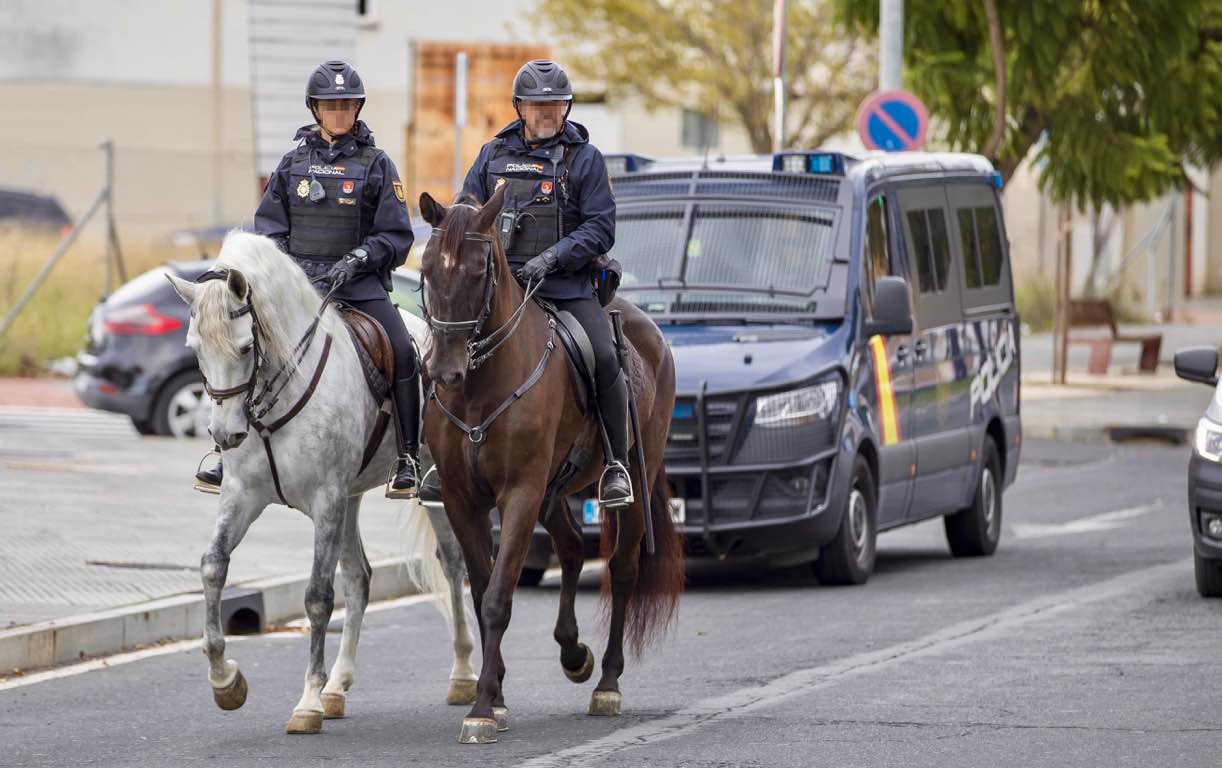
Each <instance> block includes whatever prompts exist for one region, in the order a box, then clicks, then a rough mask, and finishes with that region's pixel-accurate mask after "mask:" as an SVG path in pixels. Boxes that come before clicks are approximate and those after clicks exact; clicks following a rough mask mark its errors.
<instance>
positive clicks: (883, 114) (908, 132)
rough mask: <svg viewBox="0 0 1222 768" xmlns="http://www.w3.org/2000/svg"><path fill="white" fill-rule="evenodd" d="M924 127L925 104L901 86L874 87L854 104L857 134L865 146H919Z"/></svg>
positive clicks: (887, 149) (887, 148) (894, 149)
mask: <svg viewBox="0 0 1222 768" xmlns="http://www.w3.org/2000/svg"><path fill="white" fill-rule="evenodd" d="M928 128H929V112H928V111H927V110H926V109H925V105H924V104H922V103H921V100H920V99H918V98H917V97H916V96H914V95H912V94H911V93H909V92H908V91H905V90H900V89H896V90H890V91H875V92H874V93H872V94H870V95H869V96H867V97H866V99H865V101H863V102H861V106H860V107H858V108H857V135H858V136H859V137H860V138H861V141H862V143H863V144H865V145H866V147H867V148H869V149H881V150H883V151H884V152H902V151H905V150H914V149H920V148H921V147H922V146H924V144H925V133H926V131H927V130H928Z"/></svg>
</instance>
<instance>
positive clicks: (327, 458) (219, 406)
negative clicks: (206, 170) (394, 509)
mask: <svg viewBox="0 0 1222 768" xmlns="http://www.w3.org/2000/svg"><path fill="white" fill-rule="evenodd" d="M168 277H169V279H170V282H171V283H173V285H174V289H175V290H176V291H177V292H178V295H179V296H181V297H182V299H183V300H184V301H185V302H187V304H188V305H190V307H191V323H190V326H189V328H188V330H187V345H188V346H189V347H191V348H192V349H193V350H194V351H195V354H196V356H197V358H198V359H199V366H200V370H201V371H202V372H203V374H204V377H205V379H206V381H207V383H208V388H209V392H210V394H211V395H212V397H213V399H214V400H215V401H216V404H215V405H214V407H213V409H212V414H211V419H210V421H209V423H208V429H209V431H210V432H211V434H212V437H213V438H214V439H215V440H216V442H217V444H218V445H219V446H220V447H221V449H222V450H223V451H224V457H225V474H224V481H223V483H222V484H221V496H220V509H219V512H218V514H217V520H216V528H215V530H214V532H213V534H212V541H211V543H210V544H209V546H208V549H207V551H206V552H205V553H204V555H203V558H202V559H201V568H200V570H201V573H202V576H203V582H204V598H205V600H206V604H207V613H206V616H205V625H204V631H205V642H204V653H205V654H206V655H207V656H208V662H209V674H208V679H209V682H210V683H211V685H212V689H213V697H214V698H215V700H216V703H217V705H218V706H220V707H221V708H222V709H237V708H239V707H241V706H242V704H243V703H244V702H245V700H246V692H247V684H246V680H245V678H244V677H243V676H242V673H241V671H239V669H238V664H237V662H236V661H233V660H231V659H226V658H225V635H224V631H223V629H222V627H221V616H220V608H221V590H222V588H223V587H224V585H225V576H226V572H227V570H228V566H229V557H230V554H231V553H232V552H233V550H234V549H235V548H236V547H237V546H238V544H239V543H240V542H241V541H242V537H243V536H244V535H245V534H246V531H247V529H248V528H249V527H250V525H251V523H253V522H254V521H255V519H257V518H258V517H259V515H260V514H261V513H262V512H263V510H264V508H266V507H267V505H268V504H271V503H275V502H277V501H282V502H283V503H286V504H288V505H290V506H292V507H294V508H296V509H298V510H300V511H301V512H303V513H304V514H305V515H306V516H307V517H309V518H310V519H311V520H312V521H313V522H314V563H313V568H312V569H311V572H310V581H309V585H308V586H307V588H306V593H305V612H306V616H307V617H308V618H309V622H310V660H309V664H308V666H307V669H306V674H305V690H304V692H303V693H302V695H301V700H300V701H298V703H297V705H296V707H294V709H293V714H292V717H291V718H290V719H289V722H288V726H287V730H288V732H289V733H318V732H320V731H321V730H322V721H323V718H324V717H327V718H331V717H343V716H344V703H345V700H346V696H347V693H348V690H349V689H350V688H351V686H352V682H353V673H354V665H355V656H356V645H357V640H358V638H359V636H360V630H361V620H362V618H363V616H364V613H365V607H366V604H367V603H368V600H369V581H370V576H371V569H370V566H369V561H368V559H367V558H366V556H365V549H364V545H363V544H362V543H361V535H360V529H359V526H358V523H357V516H358V512H359V509H360V504H361V495H362V494H363V493H365V492H366V491H368V490H370V489H373V488H380V487H381V486H382V485H383V484H384V483H385V482H386V478H387V476H388V473H389V471H390V468H391V466H392V464H393V463H394V461H395V459H396V450H395V441H394V432H393V429H388V430H387V434H386V435H385V436H384V437H383V439H382V441H381V444H380V446H379V447H378V448H377V450H376V454H375V455H374V456H373V458H372V460H371V461H369V463H368V466H366V467H365V468H364V469H363V470H361V464H362V458H363V456H362V454H363V453H364V450H365V445H366V443H367V441H368V440H369V436H370V435H371V433H372V432H373V429H374V423H375V420H376V418H377V415H378V412H379V409H380V408H381V407H383V404H382V403H376V402H374V398H373V395H372V394H371V393H370V390H369V387H368V386H367V384H366V382H365V379H364V374H363V373H362V369H361V365H360V362H359V360H358V356H357V350H356V347H355V346H354V344H353V342H352V341H351V337H350V336H349V334H348V332H347V330H346V329H345V327H344V323H343V320H342V319H341V318H340V316H339V314H338V313H337V312H336V310H335V309H334V308H333V307H331V306H327V307H325V308H324V307H323V305H322V300H321V299H320V298H319V296H318V294H317V293H316V292H315V290H314V288H313V286H312V285H311V284H310V282H309V280H308V279H307V278H306V276H305V273H304V272H302V271H301V270H300V269H299V268H298V267H297V266H296V264H294V263H293V261H292V259H291V258H289V257H288V256H286V255H285V254H284V253H282V252H281V251H280V250H279V249H278V248H277V247H276V245H275V244H274V243H273V242H272V241H271V240H269V239H268V238H265V237H261V236H259V235H253V234H248V233H243V232H233V233H230V235H229V236H228V237H226V238H225V242H224V244H223V246H222V247H221V252H220V255H219V256H218V257H217V260H216V266H215V267H214V269H213V270H210V272H209V273H208V274H206V275H205V276H204V277H203V278H201V282H194V283H193V282H189V281H186V280H182V279H179V278H176V277H174V276H172V275H169V276H168ZM315 319H317V323H318V324H317V328H316V330H315V331H314V332H313V334H312V336H311V338H310V340H309V341H308V342H307V343H305V344H302V345H301V349H300V350H298V349H297V348H296V345H298V342H299V341H300V340H302V339H303V338H305V337H306V336H307V335H309V332H310V330H311V328H312V323H313V322H314V321H315ZM412 325H414V326H415V331H416V334H415V335H417V336H418V337H419V338H420V339H421V340H424V341H427V340H428V336H427V334H424V333H421V326H422V323H418V322H415V319H414V318H413V322H412ZM282 369H283V371H282ZM281 371H282V372H281ZM277 372H281V373H280V374H279V375H277ZM281 386H283V390H282V391H279V394H278V395H277V394H276V392H277V391H278V390H280V388H281ZM286 417H287V420H286ZM404 515H405V516H404V519H403V521H402V523H401V533H402V536H401V538H402V540H403V545H404V549H405V555H406V557H407V562H408V563H409V567H412V568H413V571H414V574H413V575H414V577H415V578H416V580H417V583H418V584H420V586H421V587H422V588H423V589H424V590H425V591H427V592H432V593H434V594H437V595H438V596H439V600H438V603H439V606H438V607H439V608H440V609H441V612H442V615H443V616H445V617H446V619H447V623H448V624H449V625H450V630H451V633H452V637H453V643H454V664H453V667H452V670H451V675H450V690H449V693H448V696H447V700H448V701H449V703H451V704H466V703H470V702H471V701H473V700H474V696H475V679H476V676H475V672H474V669H473V668H472V666H471V652H472V650H473V647H474V643H473V641H472V637H471V630H470V625H469V623H468V620H467V615H466V611H465V609H464V601H463V578H464V576H465V566H464V564H463V560H462V554H461V550H460V549H459V547H458V543H457V541H456V540H455V538H454V534H453V532H452V531H451V530H450V526H449V523H448V521H447V520H446V516H445V513H444V512H443V511H440V510H439V511H437V513H435V514H430V513H428V512H426V511H425V509H424V507H423V505H421V504H418V503H417V502H415V501H412V502H408V506H407V508H406V510H405V512H404ZM430 520H431V524H430ZM438 556H440V561H439V560H438ZM337 563H338V564H339V566H340V572H341V574H342V576H343V588H344V597H345V601H346V604H347V614H346V616H345V619H344V631H343V637H342V639H341V641H340V651H339V656H338V658H336V660H335V664H334V666H332V668H331V672H330V674H329V675H328V674H327V671H326V669H325V666H324V658H325V657H324V644H325V641H326V630H327V624H328V623H329V622H330V619H331V612H332V608H333V607H334V596H335V591H334V588H333V581H334V577H335V568H336V564H337Z"/></svg>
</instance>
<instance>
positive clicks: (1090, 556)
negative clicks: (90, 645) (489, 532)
mask: <svg viewBox="0 0 1222 768" xmlns="http://www.w3.org/2000/svg"><path fill="white" fill-rule="evenodd" d="M1187 458H1188V456H1187V449H1185V448H1169V447H1162V446H1152V445H1142V446H1123V447H1112V446H1079V445H1068V444H1056V443H1043V444H1040V443H1030V444H1028V445H1027V446H1025V455H1024V459H1025V463H1024V466H1023V467H1022V468H1021V470H1020V473H1019V481H1018V483H1017V484H1016V485H1015V486H1014V487H1013V488H1012V489H1010V490H1009V491H1008V492H1007V494H1006V496H1005V518H1004V521H1005V526H1006V527H1005V533H1004V535H1003V539H1002V545H1001V547H1000V549H999V551H998V553H997V554H996V555H995V556H994V557H991V558H984V559H974V560H954V559H952V558H951V557H950V556H949V555H948V554H947V550H946V546H945V542H944V539H943V536H942V530H941V525H940V523H939V522H937V521H934V522H932V523H925V524H921V525H919V526H916V527H912V528H908V529H904V530H902V531H899V532H895V533H891V534H886V535H884V536H883V537H881V538H880V541H879V558H878V567H877V571H876V574H875V576H874V578H872V579H871V581H870V582H869V584H867V585H866V586H864V587H857V588H825V587H821V586H818V585H817V584H816V583H815V582H814V580H813V578H811V576H810V575H809V572H808V571H807V570H805V569H802V568H795V569H791V570H787V571H783V572H763V571H760V570H756V569H752V568H742V567H725V566H719V567H706V566H694V567H693V568H692V569H691V572H690V581H691V583H690V585H689V589H688V592H687V594H686V595H685V596H684V598H683V602H682V606H681V610H680V618H679V621H678V623H677V625H676V626H675V627H674V629H673V631H672V632H671V633H670V635H669V636H668V637H666V638H665V639H664V640H663V641H662V642H660V643H659V644H658V645H656V646H654V647H652V648H651V649H649V650H648V651H647V653H646V655H645V656H644V657H643V658H642V659H640V660H636V661H632V660H630V662H629V666H628V669H627V671H626V673H625V675H624V678H623V680H622V687H623V691H624V715H623V716H621V717H619V718H617V719H600V718H590V717H587V716H586V715H585V714H584V712H585V708H586V705H587V702H588V699H589V694H590V691H591V690H592V688H593V684H594V683H593V681H591V682H589V683H586V684H584V685H582V686H575V685H573V684H571V683H569V682H568V681H567V680H566V679H565V678H564V676H563V674H562V673H561V670H560V666H559V663H558V653H557V646H556V645H555V643H554V641H553V640H552V638H551V628H552V623H553V621H554V618H555V611H556V600H557V589H556V587H555V586H554V583H552V582H545V584H544V586H542V587H540V588H537V589H525V590H521V591H519V592H518V595H517V599H516V601H515V605H514V614H513V623H512V625H511V627H510V630H509V632H508V634H507V637H506V645H505V655H506V663H507V665H508V676H507V678H506V695H507V702H508V704H509V707H510V726H511V729H510V731H509V732H507V733H503V734H501V739H500V741H499V742H498V743H497V744H494V745H486V746H460V745H459V744H457V743H456V737H457V735H458V729H459V723H460V721H461V718H462V715H463V714H464V711H465V710H464V708H461V707H448V706H446V705H445V703H444V700H445V685H446V678H447V677H448V673H449V659H450V655H449V654H450V651H449V640H448V637H447V635H446V632H445V629H444V625H443V623H442V621H441V619H440V617H439V615H438V614H437V613H436V612H435V611H433V609H432V608H431V607H429V606H427V605H410V606H400V607H393V608H389V609H386V610H380V611H377V612H374V613H371V614H370V615H369V616H368V617H367V619H366V623H365V631H364V633H363V634H362V637H361V652H360V657H359V663H358V670H357V681H356V685H355V687H354V689H353V691H352V692H351V694H350V696H349V700H348V713H349V717H348V718H347V719H345V720H341V721H327V722H326V724H325V727H324V733H323V734H321V735H319V736H295V737H290V736H286V735H285V734H284V732H283V728H284V724H285V722H286V720H287V719H288V716H289V714H290V711H291V709H292V707H293V704H294V703H295V702H296V700H297V697H298V696H299V694H300V690H301V687H300V685H301V679H302V674H303V672H304V665H305V659H306V652H307V643H306V638H305V637H304V636H302V635H298V634H293V633H281V634H277V635H271V636H259V637H246V638H240V639H237V640H235V641H233V642H232V643H231V645H230V650H229V656H231V657H232V658H235V659H237V660H238V661H239V662H240V663H241V665H242V670H243V672H244V674H245V675H246V677H247V679H248V681H249V684H250V697H249V699H248V701H247V704H246V706H245V707H244V708H243V709H241V710H239V711H236V712H222V711H220V710H219V709H217V708H216V707H215V706H214V705H213V703H212V697H211V693H210V690H209V688H208V683H207V678H206V673H207V668H206V664H205V661H204V658H203V656H202V654H201V653H200V651H199V650H198V648H191V649H186V650H175V651H173V652H170V653H164V654H162V655H157V656H150V657H146V658H137V659H135V660H132V657H130V656H129V657H119V658H117V659H115V663H114V664H112V665H111V666H110V667H108V668H106V669H102V670H98V671H93V672H88V673H84V674H78V675H71V676H64V677H61V678H57V679H51V680H47V681H43V682H38V683H35V684H28V685H24V686H21V687H10V686H11V685H12V684H11V683H10V684H0V765H2V766H9V765H13V766H17V765H20V766H37V765H72V766H82V765H106V766H110V765H133V766H135V765H139V766H162V765H166V766H171V765H173V766H181V765H209V766H211V765H249V766H256V765H271V764H283V765H291V766H309V765H322V764H338V765H346V764H352V765H361V766H384V765H385V766H391V765H394V766H401V765H428V766H458V765H468V764H479V765H496V766H499V765H522V764H526V765H534V766H545V765H546V766H565V767H566V768H568V767H570V766H578V765H598V766H638V765H642V766H643V765H645V764H650V765H666V766H773V765H776V766H803V768H805V767H806V766H815V765H836V766H843V765H862V766H890V765H897V766H898V765H903V766H924V765H928V766H939V767H940V768H950V767H951V766H990V768H996V767H1000V766H1062V765H1063V766H1109V768H1110V767H1111V766H1217V765H1219V764H1220V763H1222V708H1219V706H1218V702H1219V700H1220V698H1222V697H1220V695H1219V691H1222V667H1220V666H1219V664H1218V654H1219V651H1220V649H1222V642H1220V641H1222V631H1219V620H1220V619H1222V601H1206V600H1202V599H1200V598H1198V597H1197V595H1196V592H1195V589H1194V587H1193V578H1192V564H1191V543H1190V537H1189V533H1188V530H1187V514H1186V512H1185V494H1186V482H1185V469H1186V465H1187ZM588 581H589V582H590V584H591V587H590V588H588V589H586V590H584V591H583V592H582V594H581V595H580V596H579V598H578V617H579V620H580V621H581V625H582V629H583V633H584V635H583V639H584V640H586V641H587V642H588V643H590V645H591V646H592V647H594V649H595V651H596V652H600V651H601V648H602V646H603V644H604V640H605V633H604V632H603V631H601V630H600V629H599V626H598V621H597V593H596V591H595V590H594V589H593V587H592V585H593V583H594V582H593V579H588ZM337 646H338V635H332V636H330V642H329V647H328V650H329V652H330V653H329V657H333V655H334V653H335V650H336V648H337ZM595 677H597V676H595ZM19 682H20V681H19Z"/></svg>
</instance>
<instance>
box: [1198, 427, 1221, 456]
mask: <svg viewBox="0 0 1222 768" xmlns="http://www.w3.org/2000/svg"><path fill="white" fill-rule="evenodd" d="M1197 453H1199V454H1201V457H1202V458H1206V459H1209V460H1210V461H1222V424H1216V423H1214V422H1212V421H1210V420H1209V419H1206V418H1202V419H1201V420H1200V421H1198V422H1197Z"/></svg>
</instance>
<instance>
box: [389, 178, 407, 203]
mask: <svg viewBox="0 0 1222 768" xmlns="http://www.w3.org/2000/svg"><path fill="white" fill-rule="evenodd" d="M391 186H393V187H394V188H395V197H396V198H398V200H399V202H400V203H402V202H404V201H406V200H407V192H405V191H404V190H403V182H401V181H394V182H391Z"/></svg>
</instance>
